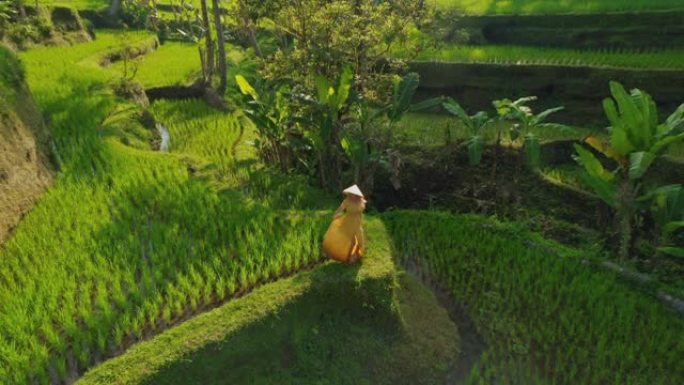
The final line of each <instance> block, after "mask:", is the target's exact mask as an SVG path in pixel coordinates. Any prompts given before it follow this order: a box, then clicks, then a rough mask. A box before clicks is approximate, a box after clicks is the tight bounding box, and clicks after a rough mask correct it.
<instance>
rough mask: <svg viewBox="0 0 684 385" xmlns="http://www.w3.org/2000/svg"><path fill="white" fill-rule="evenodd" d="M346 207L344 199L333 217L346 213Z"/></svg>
mask: <svg viewBox="0 0 684 385" xmlns="http://www.w3.org/2000/svg"><path fill="white" fill-rule="evenodd" d="M346 208H347V205H346V204H345V203H344V201H342V203H341V204H340V207H338V208H337V210H335V213H334V214H333V219H336V218H339V217H341V216H342V214H344V210H345V209H346Z"/></svg>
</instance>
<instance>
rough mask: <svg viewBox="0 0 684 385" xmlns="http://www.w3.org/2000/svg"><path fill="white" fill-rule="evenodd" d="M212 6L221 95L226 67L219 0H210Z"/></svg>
mask: <svg viewBox="0 0 684 385" xmlns="http://www.w3.org/2000/svg"><path fill="white" fill-rule="evenodd" d="M211 3H212V6H213V8H214V28H215V29H216V42H217V44H218V55H219V57H218V68H219V80H220V83H219V88H218V92H219V94H220V95H223V94H224V93H225V92H226V87H227V86H228V67H227V65H226V42H225V36H224V35H223V23H222V22H221V7H220V6H219V0H212V2H211Z"/></svg>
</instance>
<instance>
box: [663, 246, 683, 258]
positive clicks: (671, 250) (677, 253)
mask: <svg viewBox="0 0 684 385" xmlns="http://www.w3.org/2000/svg"><path fill="white" fill-rule="evenodd" d="M658 251H660V252H661V253H665V254H668V255H671V256H673V257H677V258H684V248H683V247H676V246H666V247H659V248H658Z"/></svg>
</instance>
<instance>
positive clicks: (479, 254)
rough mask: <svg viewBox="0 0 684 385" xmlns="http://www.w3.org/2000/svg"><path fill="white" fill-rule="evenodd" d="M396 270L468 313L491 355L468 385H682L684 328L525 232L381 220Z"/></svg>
mask: <svg viewBox="0 0 684 385" xmlns="http://www.w3.org/2000/svg"><path fill="white" fill-rule="evenodd" d="M382 219H383V221H384V222H385V225H386V227H387V229H388V231H389V232H390V234H391V235H392V239H393V251H394V255H395V257H396V258H397V259H398V261H399V262H401V263H404V264H407V265H410V266H423V267H422V268H423V269H424V270H427V271H428V272H430V273H431V274H432V276H433V277H434V278H435V279H437V280H438V281H439V282H440V283H441V284H442V285H443V286H444V287H445V288H446V289H447V290H448V292H449V293H450V294H451V296H452V297H453V298H454V300H455V301H457V302H459V303H460V304H462V305H463V306H464V308H465V309H467V313H468V315H469V316H470V317H471V318H472V320H473V322H474V323H475V325H476V327H477V330H478V332H480V333H481V334H482V336H483V338H484V339H485V345H486V347H485V351H484V354H483V355H482V357H481V358H480V359H479V361H478V363H477V364H476V365H475V367H474V368H473V371H472V372H471V374H470V376H469V379H468V380H467V381H466V383H486V384H492V383H516V384H517V383H525V384H528V383H538V384H558V385H565V384H568V385H569V384H575V383H582V384H606V383H615V381H616V379H618V380H621V381H624V382H623V383H632V384H639V383H649V384H663V385H665V384H668V385H670V384H672V385H674V384H676V383H677V382H678V380H676V379H679V378H684V377H683V376H684V368H682V366H681V365H680V363H681V362H680V361H681V358H680V357H682V355H683V354H684V345H683V344H682V343H681V341H682V340H681V338H680V337H679V335H680V334H681V333H680V330H682V328H683V327H684V320H683V319H682V318H681V317H679V316H678V315H677V314H676V313H674V312H671V311H669V309H666V308H665V307H664V306H662V305H661V304H660V303H658V302H656V301H654V300H653V299H652V297H651V296H650V295H649V294H647V293H644V292H641V291H639V290H636V289H634V288H633V287H630V286H627V285H625V284H624V283H623V282H621V281H620V280H619V278H618V277H617V276H616V275H614V274H612V273H607V272H597V271H592V270H590V268H589V267H588V266H586V265H584V264H582V263H581V260H582V258H587V257H588V255H587V254H588V253H589V252H588V251H587V250H578V249H573V248H568V247H565V246H561V245H559V244H556V243H554V242H549V241H546V240H543V239H542V238H541V237H540V236H538V235H535V234H532V233H529V232H528V231H527V230H526V229H525V226H524V225H522V224H508V223H500V222H497V221H495V220H492V219H487V218H482V217H478V216H469V215H453V214H450V213H445V212H420V211H392V212H388V213H385V214H382Z"/></svg>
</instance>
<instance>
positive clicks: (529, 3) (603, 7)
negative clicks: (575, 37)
mask: <svg viewBox="0 0 684 385" xmlns="http://www.w3.org/2000/svg"><path fill="white" fill-rule="evenodd" d="M434 1H435V4H437V5H438V6H439V7H442V8H444V9H457V10H459V11H461V12H463V13H466V14H472V15H500V14H557V13H600V12H626V11H645V10H648V11H650V10H669V9H684V4H682V2H681V1H679V0H593V1H577V0H561V1H557V0H556V1H554V0H504V1H500V0H434Z"/></svg>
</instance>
